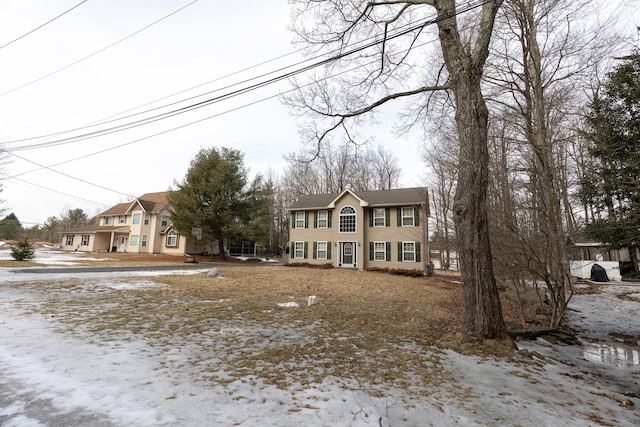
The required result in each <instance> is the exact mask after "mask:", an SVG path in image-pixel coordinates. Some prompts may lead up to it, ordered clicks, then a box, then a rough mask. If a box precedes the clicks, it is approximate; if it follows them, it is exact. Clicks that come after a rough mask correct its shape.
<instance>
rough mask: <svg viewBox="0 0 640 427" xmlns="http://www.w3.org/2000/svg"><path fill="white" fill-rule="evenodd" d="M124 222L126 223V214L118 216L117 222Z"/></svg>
mask: <svg viewBox="0 0 640 427" xmlns="http://www.w3.org/2000/svg"><path fill="white" fill-rule="evenodd" d="M126 223H127V216H126V215H120V216H118V224H126Z"/></svg>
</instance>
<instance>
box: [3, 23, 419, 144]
mask: <svg viewBox="0 0 640 427" xmlns="http://www.w3.org/2000/svg"><path fill="white" fill-rule="evenodd" d="M411 24H412V23H407V24H404V25H402V26H401V27H399V29H402V28H406V27H407V26H409V25H411ZM397 30H398V29H396V31H397ZM367 40H371V38H368V39H364V40H360V41H358V42H356V43H354V44H353V45H354V46H356V45H358V44H360V43H363V42H366V41H367ZM374 40H375V39H374ZM377 43H379V40H378V41H377ZM302 50H304V49H298V50H297V51H294V52H290V53H287V54H284V55H280V56H278V57H276V58H273V59H270V60H267V61H263V62H261V63H259V64H255V65H252V66H250V67H246V68H244V69H241V70H238V71H234V72H231V73H228V74H226V75H223V76H221V77H218V78H215V79H213V80H210V81H208V82H205V83H201V84H198V85H196V86H193V87H191V88H189V89H184V90H181V91H179V92H176V93H173V94H171V95H167V96H164V97H162V98H159V99H156V100H154V101H150V102H147V103H145V104H143V105H139V106H137V107H133V108H130V109H128V110H126V111H123V112H120V113H117V114H113V115H111V116H109V117H106V118H104V119H101V120H98V121H95V122H93V123H91V124H89V125H86V126H81V127H78V128H74V129H69V130H66V131H62V132H55V133H51V134H47V135H40V136H35V137H29V138H22V139H15V140H11V141H4V142H3V145H5V146H6V145H7V144H14V143H18V142H27V141H33V140H37V139H46V138H50V137H54V136H59V135H64V134H66V133H71V132H76V131H79V130H84V129H90V128H92V127H96V126H100V125H105V124H109V123H116V122H118V121H120V120H125V119H129V118H133V117H136V116H141V115H143V114H147V113H152V112H154V111H158V110H162V109H164V108H168V107H171V106H174V105H178V104H181V103H184V102H187V101H190V100H194V99H197V98H200V97H203V96H205V95H210V94H213V93H216V92H220V91H222V90H225V89H230V88H232V87H234V86H240V85H242V84H244V83H249V82H251V81H253V80H257V79H260V78H263V77H267V76H269V75H271V74H275V73H278V72H283V71H285V70H288V69H290V68H292V67H296V66H299V65H302V64H305V63H308V62H311V61H314V60H318V59H319V58H321V57H325V56H326V55H332V56H338V54H339V52H340V49H335V50H333V51H331V52H328V53H327V54H324V55H321V56H315V57H313V58H308V59H305V60H302V61H298V62H296V63H293V64H289V65H287V66H284V67H280V68H277V69H275V70H272V71H269V72H266V73H263V74H259V75H257V76H254V77H251V78H248V79H245V80H241V81H238V82H235V83H232V84H228V85H226V86H222V87H219V88H216V89H213V90H210V91H207V92H204V93H201V94H199V95H195V96H191V97H189V98H185V99H182V100H179V101H174V102H171V103H169V104H165V105H162V106H159V107H156V108H152V109H148V110H145V111H141V112H138V113H135V114H130V115H126V116H122V114H126V113H129V112H131V111H135V110H137V109H139V108H142V107H146V106H148V105H151V104H154V103H157V102H159V101H163V100H165V99H168V98H172V97H174V96H176V95H180V94H182V93H185V92H188V91H191V90H193V89H196V88H198V87H202V86H205V85H207V84H210V83H214V82H216V81H220V80H223V79H225V78H228V77H231V76H234V75H236V74H240V73H242V72H245V71H248V70H251V69H253V68H257V67H259V66H262V65H265V64H268V63H271V62H275V61H277V60H279V59H282V58H285V57H287V56H290V55H293V54H296V53H299V52H300V51H302ZM329 60H332V59H331V58H329ZM118 116H121V117H119V118H117V119H114V118H115V117H118ZM135 123H136V122H134V124H135ZM120 126H122V125H120ZM123 130H124V129H123ZM96 132H99V131H96ZM86 135H93V134H92V133H89V134H86ZM82 136H83V135H79V136H75V137H69V138H81V137H82ZM95 136H96V137H97V136H100V135H95ZM84 139H85V138H82V139H79V140H84ZM66 141H67V139H60V140H56V141H49V142H44V143H40V144H32V145H30V146H29V147H33V148H34V149H35V148H44V147H47V146H49V145H51V146H53V145H59V144H58V142H66ZM70 142H75V141H70ZM14 149H15V150H18V149H20V150H22V149H29V148H27V146H22V147H16V148H14Z"/></svg>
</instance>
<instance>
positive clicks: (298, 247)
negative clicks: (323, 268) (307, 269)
mask: <svg viewBox="0 0 640 427" xmlns="http://www.w3.org/2000/svg"><path fill="white" fill-rule="evenodd" d="M293 257H294V258H296V259H304V242H294V243H293Z"/></svg>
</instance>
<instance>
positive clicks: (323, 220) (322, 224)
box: [316, 211, 329, 228]
mask: <svg viewBox="0 0 640 427" xmlns="http://www.w3.org/2000/svg"><path fill="white" fill-rule="evenodd" d="M316 223H317V227H318V228H327V227H329V212H328V211H317V212H316Z"/></svg>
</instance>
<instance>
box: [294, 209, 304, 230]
mask: <svg viewBox="0 0 640 427" xmlns="http://www.w3.org/2000/svg"><path fill="white" fill-rule="evenodd" d="M306 217H307V214H306V213H305V212H296V215H295V228H305V227H306V226H307V221H306Z"/></svg>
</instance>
